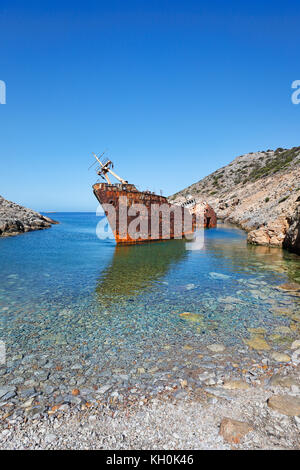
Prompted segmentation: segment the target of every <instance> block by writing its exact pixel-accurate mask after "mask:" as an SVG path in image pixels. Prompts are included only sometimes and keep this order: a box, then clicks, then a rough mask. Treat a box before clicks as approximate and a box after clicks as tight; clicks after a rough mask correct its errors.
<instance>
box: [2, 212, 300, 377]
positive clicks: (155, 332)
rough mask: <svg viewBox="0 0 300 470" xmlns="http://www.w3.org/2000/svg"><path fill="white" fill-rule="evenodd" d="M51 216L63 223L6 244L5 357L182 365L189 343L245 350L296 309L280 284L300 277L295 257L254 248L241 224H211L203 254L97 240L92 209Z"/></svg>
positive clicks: (172, 244) (173, 244)
mask: <svg viewBox="0 0 300 470" xmlns="http://www.w3.org/2000/svg"><path fill="white" fill-rule="evenodd" d="M50 216H51V217H53V218H55V219H56V220H58V221H59V222H60V223H59V225H54V226H53V227H52V228H50V229H48V230H44V231H36V232H30V233H26V234H24V235H20V236H16V237H10V238H5V239H1V240H0V312H1V328H2V329H1V339H2V340H4V341H5V343H6V345H7V351H8V355H9V356H13V355H15V354H17V353H18V352H20V353H21V354H23V355H26V354H31V353H34V354H43V353H47V354H49V355H50V356H51V355H54V356H55V355H56V356H57V355H61V357H62V358H64V360H65V361H67V359H68V356H69V357H70V358H71V359H70V361H71V362H72V361H73V360H77V359H78V357H79V356H80V357H81V358H82V357H84V358H85V359H86V358H87V357H88V358H90V360H91V361H92V362H93V361H94V362H97V364H98V365H99V364H100V366H101V367H119V368H120V369H122V370H125V371H127V372H128V371H130V370H131V369H132V367H133V364H139V363H142V364H144V365H145V364H146V365H147V364H148V365H149V367H150V366H151V365H152V366H153V365H154V364H157V363H158V362H160V361H164V363H165V364H168V361H171V360H172V359H174V354H175V355H177V360H178V361H179V362H180V358H181V357H182V348H183V347H184V346H186V345H187V344H189V345H191V348H192V347H194V348H196V349H197V352H198V353H199V352H201V348H202V347H204V346H205V345H206V344H208V343H215V342H222V343H223V344H225V345H226V346H228V347H240V346H244V343H243V339H244V338H247V337H249V331H248V328H253V327H254V328H256V327H264V328H265V329H266V331H267V332H268V334H272V333H273V332H274V329H275V328H276V327H277V326H280V325H283V326H288V325H289V324H290V318H291V316H292V315H293V314H295V313H297V312H299V311H300V308H299V305H300V303H299V301H300V299H299V297H297V296H291V295H288V294H286V293H285V292H283V291H280V290H278V289H276V286H278V285H280V284H282V283H285V282H289V281H293V282H295V281H298V282H300V271H299V257H298V256H296V255H293V254H289V253H288V252H285V251H282V250H280V249H276V248H268V247H255V246H249V245H247V243H246V235H245V233H244V232H242V231H241V230H239V229H237V228H234V227H229V226H225V225H223V224H220V225H219V226H218V228H217V229H210V230H206V231H205V245H204V248H203V249H202V250H200V251H190V250H186V248H185V241H181V240H175V241H174V240H173V241H165V242H155V243H150V244H144V245H137V246H127V247H126V246H125V247H116V246H115V245H114V243H113V242H112V241H111V240H99V239H98V238H97V236H96V225H97V223H98V222H99V218H98V217H96V216H95V214H94V213H55V214H51V215H50ZM281 310H282V313H283V315H279V314H278V312H280V311H281ZM183 312H190V313H191V315H186V316H181V315H180V314H181V313H183ZM70 351H77V352H78V354H77V353H76V354H77V356H76V355H75V354H74V355H73V356H72V354H73V353H72V354H71V352H70ZM179 362H178V364H179ZM70 365H71V363H70V362H69V366H70ZM101 367H100V369H101ZM167 367H169V366H167Z"/></svg>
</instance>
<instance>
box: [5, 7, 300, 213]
mask: <svg viewBox="0 0 300 470" xmlns="http://www.w3.org/2000/svg"><path fill="white" fill-rule="evenodd" d="M299 24H300V2H299V0H298V1H288V0H286V1H276V0H272V1H256V0H252V1H250V0H249V1H242V0H241V1H230V0H227V1H225V0H222V1H213V0H210V1H200V0H198V1H193V0H185V1H184V0H181V1H178V0H148V1H147V0H145V1H143V0H135V1H133V0H126V1H125V0H107V1H99V0H98V1H91V0H85V1H76V0H73V1H72V2H71V1H69V2H67V1H64V0H62V1H55V0H54V1H53V0H52V1H51V2H50V1H47V0H43V1H30V0H27V1H25V0H24V1H22V2H21V1H14V0H9V1H7V0H1V3H0V44H1V54H0V80H4V81H5V82H6V85H7V104H6V105H0V158H1V167H0V194H2V195H3V196H4V197H6V198H8V199H10V200H14V201H16V202H19V203H21V204H24V205H26V206H29V207H33V208H34V209H37V210H91V211H93V210H94V209H95V207H96V205H97V203H96V200H95V199H94V196H93V194H92V190H91V185H92V184H93V183H94V182H95V179H96V174H95V173H94V171H92V170H90V171H88V167H89V165H90V164H91V163H92V157H91V152H92V151H95V152H100V151H101V150H104V149H106V148H108V149H109V151H110V155H111V157H112V159H113V161H114V162H115V170H116V171H117V172H118V173H119V174H120V175H121V176H122V177H124V178H125V179H128V180H129V181H130V182H133V183H136V184H137V185H138V186H139V187H140V189H147V188H148V189H151V190H155V191H157V192H159V190H160V189H163V191H164V194H165V195H169V194H172V193H174V192H176V191H178V190H180V189H182V188H183V187H185V186H187V185H189V184H191V183H193V182H195V181H198V180H199V179H200V178H201V177H203V176H205V175H207V174H208V173H210V172H212V171H214V170H215V169H217V168H218V167H221V166H223V165H225V164H227V163H228V162H229V161H230V160H232V159H233V158H234V157H236V156H238V155H240V154H242V153H245V152H251V151H256V150H260V149H268V148H277V147H279V146H280V147H292V146H296V145H300V132H299V131H300V105H298V106H296V105H293V104H292V102H291V92H292V91H291V83H292V82H293V81H294V80H297V79H298V80H299V79H300V60H299V59H300V57H299V56H300V48H299Z"/></svg>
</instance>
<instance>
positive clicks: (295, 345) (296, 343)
mask: <svg viewBox="0 0 300 470" xmlns="http://www.w3.org/2000/svg"><path fill="white" fill-rule="evenodd" d="M297 348H300V339H296V341H294V342H293V343H292V344H291V349H297Z"/></svg>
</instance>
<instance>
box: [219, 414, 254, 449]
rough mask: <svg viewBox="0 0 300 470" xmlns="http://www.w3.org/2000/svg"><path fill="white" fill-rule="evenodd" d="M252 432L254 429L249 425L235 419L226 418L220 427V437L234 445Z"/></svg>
mask: <svg viewBox="0 0 300 470" xmlns="http://www.w3.org/2000/svg"><path fill="white" fill-rule="evenodd" d="M250 431H253V428H252V427H251V426H250V425H249V424H247V423H243V422H242V421H236V420H235V419H230V418H224V419H223V420H222V422H221V425H220V435H221V436H223V438H224V440H225V441H226V442H230V443H233V444H238V443H239V442H240V440H241V439H242V438H243V437H244V436H245V435H246V434H247V433H248V432H250Z"/></svg>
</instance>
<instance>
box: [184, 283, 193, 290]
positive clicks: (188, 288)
mask: <svg viewBox="0 0 300 470" xmlns="http://www.w3.org/2000/svg"><path fill="white" fill-rule="evenodd" d="M195 287H196V286H195V284H187V285H186V286H185V288H186V290H192V289H195Z"/></svg>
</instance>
